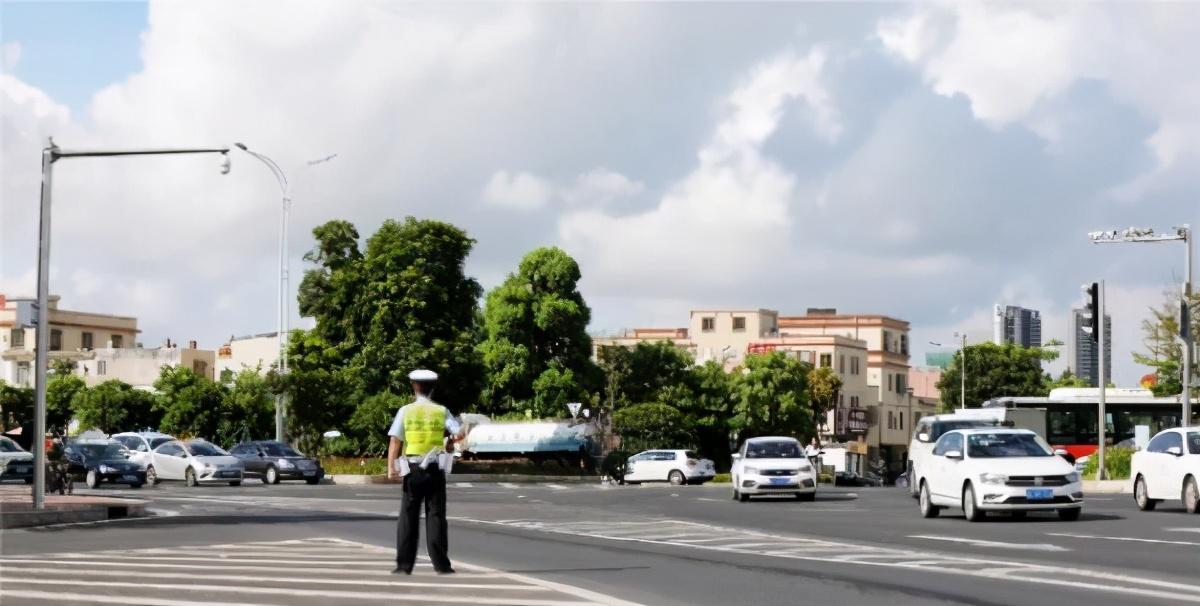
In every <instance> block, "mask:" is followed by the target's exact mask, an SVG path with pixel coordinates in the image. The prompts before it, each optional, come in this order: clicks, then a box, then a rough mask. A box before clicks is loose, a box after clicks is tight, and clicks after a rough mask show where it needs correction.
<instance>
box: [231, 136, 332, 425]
mask: <svg viewBox="0 0 1200 606" xmlns="http://www.w3.org/2000/svg"><path fill="white" fill-rule="evenodd" d="M234 145H236V146H237V147H238V149H240V150H242V151H244V152H246V153H247V154H250V155H251V156H253V157H254V158H255V159H257V160H258V161H259V162H262V163H263V164H264V165H265V166H266V167H267V169H268V170H270V171H271V174H272V175H274V176H275V180H276V181H277V182H278V183H279V192H280V195H281V196H282V200H281V202H282V203H281V208H280V211H281V212H280V214H279V291H278V293H277V299H276V301H275V312H276V314H277V316H278V328H277V330H278V332H279V373H280V375H281V376H287V371H288V360H287V351H288V328H289V326H288V324H289V323H290V321H291V317H290V316H291V314H290V313H288V312H289V307H290V306H289V305H288V293H289V292H290V288H289V287H288V279H289V275H288V225H289V221H288V216H289V215H290V213H291V209H292V183H291V181H289V180H288V178H287V173H285V172H284V171H283V169H282V168H280V167H279V164H277V163H276V162H275V161H274V160H272V159H271V158H269V157H268V156H266V155H264V154H260V153H258V152H256V151H253V150H251V149H250V148H248V147H246V145H245V144H244V143H235V144H234ZM336 157H337V154H330V155H328V156H324V157H322V158H318V159H316V160H310V161H308V162H307V163H305V165H304V166H302V167H301V169H304V168H309V167H312V166H316V165H317V164H321V163H324V162H328V161H330V160H332V159H334V158H336ZM295 172H296V171H293V174H295ZM286 417H287V396H286V395H285V394H284V393H279V394H277V395H276V396H275V439H276V440H277V441H280V442H282V441H284V438H285V435H284V434H285V433H286V428H285V427H284V426H285V423H284V420H285V419H286Z"/></svg>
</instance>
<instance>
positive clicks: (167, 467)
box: [146, 440, 246, 486]
mask: <svg viewBox="0 0 1200 606" xmlns="http://www.w3.org/2000/svg"><path fill="white" fill-rule="evenodd" d="M245 472H246V468H245V466H244V465H243V464H242V462H241V461H239V460H238V459H237V457H234V456H232V455H230V454H229V453H227V452H225V451H224V450H221V448H220V447H218V446H217V445H215V444H212V443H210V442H206V441H204V440H188V441H187V442H180V441H178V440H172V441H170V442H167V443H165V444H162V445H160V446H159V447H158V448H155V449H154V451H153V452H151V453H150V464H149V465H147V466H146V481H147V482H148V483H150V484H157V483H158V482H159V481H161V480H183V481H184V482H187V485H188V486H195V485H196V484H202V483H217V482H228V483H229V485H230V486H239V485H241V483H242V476H243V475H244V474H245Z"/></svg>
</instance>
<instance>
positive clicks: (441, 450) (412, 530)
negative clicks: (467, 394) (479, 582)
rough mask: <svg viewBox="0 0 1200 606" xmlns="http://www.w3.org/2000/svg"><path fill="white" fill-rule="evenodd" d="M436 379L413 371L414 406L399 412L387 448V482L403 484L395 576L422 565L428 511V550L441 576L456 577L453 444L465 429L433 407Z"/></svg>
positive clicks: (427, 372)
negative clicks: (450, 486) (450, 501)
mask: <svg viewBox="0 0 1200 606" xmlns="http://www.w3.org/2000/svg"><path fill="white" fill-rule="evenodd" d="M437 378H438V377H437V373H435V372H433V371H432V370H414V371H412V372H411V373H409V375H408V379H409V381H410V382H411V383H412V389H413V395H414V396H415V397H416V399H415V401H414V402H412V403H411V404H407V405H405V406H402V407H401V408H400V410H399V411H397V412H396V418H395V419H394V420H393V421H392V427H391V429H389V430H388V435H389V436H391V438H390V440H389V443H388V478H389V479H396V478H400V479H401V484H402V486H403V489H402V494H401V496H400V520H399V521H398V522H397V525H396V568H395V570H393V571H392V573H393V574H412V570H413V565H414V564H415V563H416V560H417V539H418V538H419V537H420V528H419V526H418V524H419V523H420V521H421V506H422V505H424V507H425V545H426V549H427V551H428V552H429V559H430V560H432V561H433V568H434V570H436V571H437V572H438V574H453V573H454V568H452V567H451V566H450V557H449V555H448V551H449V539H448V537H447V525H446V474H448V473H450V467H451V465H452V463H453V456H452V454H451V453H452V452H453V444H454V442H456V441H457V440H458V439H459V438H460V433H461V426H460V425H459V423H458V421H457V420H456V419H455V418H454V415H452V414H450V411H449V410H447V409H446V407H445V406H442V405H441V404H438V403H436V402H434V401H433V400H432V399H430V398H432V397H433V388H434V387H435V386H436V385H437Z"/></svg>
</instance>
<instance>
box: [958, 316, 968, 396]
mask: <svg viewBox="0 0 1200 606" xmlns="http://www.w3.org/2000/svg"><path fill="white" fill-rule="evenodd" d="M958 351H959V352H960V354H961V357H962V372H960V373H958V377H959V379H961V380H962V384H961V385H960V386H959V388H958V396H959V402H958V404H959V408H960V409H962V410H966V409H967V333H965V332H964V333H963V334H962V349H960V350H958Z"/></svg>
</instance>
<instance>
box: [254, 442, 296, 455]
mask: <svg viewBox="0 0 1200 606" xmlns="http://www.w3.org/2000/svg"><path fill="white" fill-rule="evenodd" d="M260 446H262V449H263V452H265V453H267V456H269V457H302V456H304V455H302V454H300V453H299V452H298V451H296V449H294V448H292V447H291V446H288V445H286V444H280V443H278V442H264V443H262V444H260Z"/></svg>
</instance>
